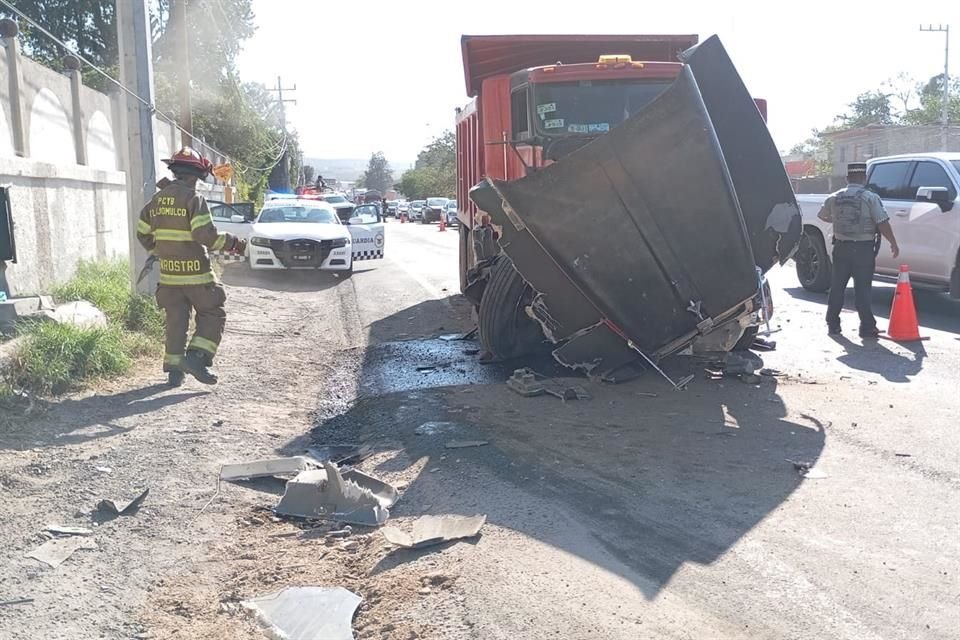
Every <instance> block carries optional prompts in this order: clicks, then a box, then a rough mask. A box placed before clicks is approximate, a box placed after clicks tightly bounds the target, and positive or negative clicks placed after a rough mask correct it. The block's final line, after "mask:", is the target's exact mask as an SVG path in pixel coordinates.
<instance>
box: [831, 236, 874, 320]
mask: <svg viewBox="0 0 960 640" xmlns="http://www.w3.org/2000/svg"><path fill="white" fill-rule="evenodd" d="M873 249H874V242H873V240H867V241H864V242H848V241H841V240H838V241H837V243H836V244H835V245H833V275H832V278H831V280H830V298H829V301H828V303H827V325H829V326H830V327H836V328H839V327H840V310H841V309H842V308H843V296H844V294H845V293H846V290H847V283H848V282H849V281H850V278H851V277H853V290H854V294H855V297H856V304H857V313H859V314H860V331H873V330H874V329H876V328H877V320H876V318H874V317H873V310H872V309H871V308H870V304H871V301H872V291H873V271H874V267H875V266H876V260H877V258H876V254H875V253H874V251H873Z"/></svg>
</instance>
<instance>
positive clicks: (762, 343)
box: [750, 338, 777, 351]
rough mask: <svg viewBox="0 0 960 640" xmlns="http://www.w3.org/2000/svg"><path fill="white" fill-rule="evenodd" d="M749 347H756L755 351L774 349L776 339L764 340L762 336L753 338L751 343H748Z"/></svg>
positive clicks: (775, 347) (775, 348)
mask: <svg viewBox="0 0 960 640" xmlns="http://www.w3.org/2000/svg"><path fill="white" fill-rule="evenodd" d="M750 348H751V349H756V350H757V351H776V350H777V341H776V340H764V339H763V338H754V339H753V344H751V345H750Z"/></svg>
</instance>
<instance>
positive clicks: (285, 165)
mask: <svg viewBox="0 0 960 640" xmlns="http://www.w3.org/2000/svg"><path fill="white" fill-rule="evenodd" d="M296 90H297V85H296V84H294V85H293V87H290V88H287V89H284V88H283V81H282V80H281V79H280V76H277V88H276V89H271V91H276V92H277V100H278V104H279V105H280V126H281V128H282V129H283V135H284V137H286V135H287V108H286V106H285V104H286V103H287V102H292V103H293V104H297V101H296V100H294V99H291V98H288V99H284V97H283V92H284V91H296ZM280 180H281V181H282V182H283V186H284V187H289V186H290V163H289V162H287V151H286V149H284V152H283V157H282V158H280Z"/></svg>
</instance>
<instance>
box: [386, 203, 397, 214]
mask: <svg viewBox="0 0 960 640" xmlns="http://www.w3.org/2000/svg"><path fill="white" fill-rule="evenodd" d="M397 202H398V201H397V200H387V210H386V211H385V212H384V215H388V216H393V217H396V216H397Z"/></svg>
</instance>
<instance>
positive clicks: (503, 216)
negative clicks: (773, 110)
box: [471, 37, 801, 376]
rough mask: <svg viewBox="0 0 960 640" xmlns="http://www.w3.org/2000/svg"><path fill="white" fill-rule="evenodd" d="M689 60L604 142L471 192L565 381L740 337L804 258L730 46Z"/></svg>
mask: <svg viewBox="0 0 960 640" xmlns="http://www.w3.org/2000/svg"><path fill="white" fill-rule="evenodd" d="M682 60H683V62H684V63H685V66H684V68H683V70H682V73H681V74H680V76H679V77H678V78H677V79H676V80H675V81H674V83H673V84H672V85H671V86H670V87H669V88H668V89H667V90H666V91H665V92H664V93H662V94H661V95H660V96H659V97H657V98H656V99H655V100H654V101H653V102H651V103H650V104H649V105H648V106H647V107H646V108H644V109H643V110H642V111H640V112H639V113H637V114H636V115H634V116H633V117H632V118H630V119H629V120H627V121H626V122H625V123H624V124H623V125H621V126H619V127H617V128H615V129H614V130H612V131H611V132H610V133H609V134H606V135H603V136H601V137H599V138H597V139H595V140H593V141H592V142H590V143H589V144H587V145H586V146H584V147H582V148H580V149H579V150H577V151H574V152H572V153H570V154H569V155H567V156H565V157H563V158H561V159H560V160H559V161H557V162H556V163H554V164H551V165H550V166H547V167H545V168H543V169H541V170H539V171H537V172H535V173H532V174H530V175H528V176H527V177H524V178H521V179H518V180H513V181H499V180H490V179H487V180H485V181H484V182H482V183H481V184H479V185H478V186H476V187H475V188H474V189H473V190H472V191H471V198H472V199H473V200H474V202H475V203H476V204H477V206H478V207H479V208H480V209H482V210H484V211H485V212H487V213H489V214H490V216H491V219H492V222H493V223H494V225H496V226H497V227H498V228H499V229H501V235H500V238H499V244H500V247H501V249H502V251H503V252H504V253H505V254H506V255H507V256H508V257H509V258H510V259H511V260H512V261H513V265H514V267H515V268H516V270H517V271H518V272H519V274H520V275H521V276H522V277H523V279H524V280H526V282H527V283H529V285H530V286H531V287H532V288H533V289H534V290H535V291H536V295H535V297H534V299H533V302H532V303H531V304H530V305H529V307H528V309H527V311H528V313H529V314H530V315H531V316H532V317H534V318H535V319H536V320H537V321H538V322H539V324H540V326H541V327H542V329H543V331H544V334H545V335H546V336H547V338H549V339H550V340H551V341H553V342H554V343H557V344H558V345H559V347H558V348H557V349H556V351H555V352H554V354H555V356H556V357H557V358H558V359H559V360H560V361H561V362H562V363H564V364H566V365H568V366H572V367H578V368H582V369H585V370H587V371H590V372H593V373H595V374H600V375H604V376H605V375H608V374H610V373H611V372H614V371H616V370H618V369H619V368H621V367H623V366H626V365H628V364H629V363H631V362H633V361H634V360H636V358H637V357H638V356H637V353H636V352H635V351H634V350H632V349H631V348H630V347H628V345H627V339H629V340H630V341H632V342H633V343H634V344H635V345H636V346H637V347H638V348H639V349H641V350H642V351H643V352H644V353H645V354H647V355H648V356H650V357H651V358H658V357H662V356H664V355H668V354H670V353H673V352H676V351H678V350H681V349H683V348H685V347H686V346H688V345H690V344H691V343H693V342H694V341H695V340H698V339H700V338H701V336H703V337H707V336H710V335H712V334H714V333H716V332H723V333H725V334H729V335H731V336H732V335H734V334H735V335H736V337H739V335H740V334H741V333H742V331H743V327H744V326H746V324H747V322H748V321H749V318H750V317H751V316H752V315H753V314H755V312H756V311H757V309H758V306H759V295H758V294H759V273H758V271H759V272H760V273H763V272H766V271H767V270H768V269H770V268H771V267H772V266H773V265H774V264H776V263H777V262H780V263H782V262H784V261H785V260H786V259H788V258H789V257H790V256H791V255H792V253H793V252H794V251H795V250H796V247H797V243H798V242H799V239H800V234H801V224H800V212H799V209H798V207H797V203H796V200H795V199H794V195H793V190H792V189H791V186H790V182H789V180H788V178H787V176H786V173H785V171H784V169H783V165H782V163H781V161H780V157H779V154H778V153H777V150H776V147H775V145H774V144H773V141H772V139H771V138H770V135H769V133H768V131H767V128H766V124H765V123H764V121H763V118H762V117H761V114H760V112H759V111H758V109H757V106H756V104H755V103H754V101H753V99H752V98H751V96H750V94H749V93H748V91H747V89H746V88H745V87H744V85H743V82H742V81H741V80H740V77H739V75H738V74H737V72H736V70H735V69H734V67H733V65H732V63H731V62H730V60H729V58H728V56H727V54H726V52H725V50H724V49H723V46H722V45H721V44H720V41H719V40H718V39H717V38H716V37H713V38H710V39H708V40H707V41H705V42H704V43H702V44H700V45H698V46H696V47H693V48H691V49H689V50H687V51H686V52H685V53H684V54H683V56H682ZM736 337H734V338H733V341H734V342H735V341H736ZM721 342H722V341H721ZM728 348H729V347H728Z"/></svg>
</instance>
